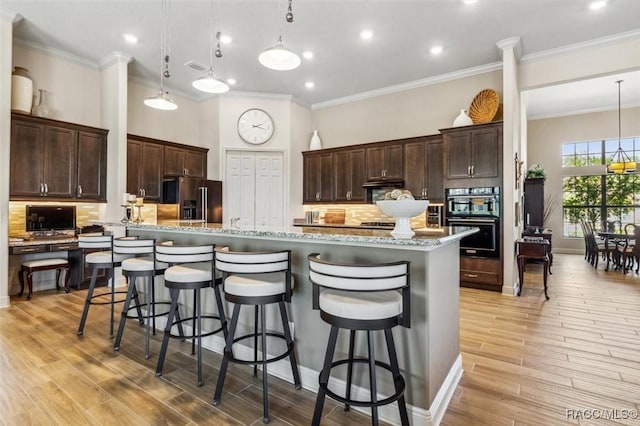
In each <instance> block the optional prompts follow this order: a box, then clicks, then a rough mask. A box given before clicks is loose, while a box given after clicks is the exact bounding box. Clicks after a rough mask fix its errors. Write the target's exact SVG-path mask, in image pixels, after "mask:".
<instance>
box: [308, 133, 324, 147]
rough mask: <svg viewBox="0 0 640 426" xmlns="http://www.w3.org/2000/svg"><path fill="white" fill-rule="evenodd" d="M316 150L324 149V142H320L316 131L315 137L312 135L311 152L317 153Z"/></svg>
mask: <svg viewBox="0 0 640 426" xmlns="http://www.w3.org/2000/svg"><path fill="white" fill-rule="evenodd" d="M316 149H322V141H321V140H320V136H318V131H317V130H314V131H313V135H311V142H310V143H309V150H311V151H315V150H316Z"/></svg>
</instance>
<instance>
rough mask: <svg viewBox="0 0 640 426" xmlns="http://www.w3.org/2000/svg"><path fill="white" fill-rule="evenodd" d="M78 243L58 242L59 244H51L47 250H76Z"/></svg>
mask: <svg viewBox="0 0 640 426" xmlns="http://www.w3.org/2000/svg"><path fill="white" fill-rule="evenodd" d="M77 249H78V243H60V244H51V246H50V247H49V251H68V250H77Z"/></svg>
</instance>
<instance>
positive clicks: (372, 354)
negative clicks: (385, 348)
mask: <svg viewBox="0 0 640 426" xmlns="http://www.w3.org/2000/svg"><path fill="white" fill-rule="evenodd" d="M367 343H368V345H369V382H370V385H371V403H372V404H376V403H377V402H378V387H377V384H376V350H375V346H374V344H373V336H372V332H371V331H370V330H367ZM371 424H372V425H373V426H378V407H377V406H376V405H373V406H372V407H371Z"/></svg>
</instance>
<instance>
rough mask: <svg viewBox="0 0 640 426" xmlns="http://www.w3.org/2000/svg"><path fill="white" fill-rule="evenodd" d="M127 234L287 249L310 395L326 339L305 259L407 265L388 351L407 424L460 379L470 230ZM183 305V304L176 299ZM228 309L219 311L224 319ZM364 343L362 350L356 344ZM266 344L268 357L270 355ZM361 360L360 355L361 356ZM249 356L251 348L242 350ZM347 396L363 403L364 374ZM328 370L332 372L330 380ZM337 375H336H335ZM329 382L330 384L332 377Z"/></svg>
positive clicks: (426, 415) (387, 413)
mask: <svg viewBox="0 0 640 426" xmlns="http://www.w3.org/2000/svg"><path fill="white" fill-rule="evenodd" d="M127 230H128V233H129V235H137V236H140V237H145V238H155V239H157V240H158V241H162V240H173V241H174V242H175V243H176V244H202V243H208V244H216V245H218V246H229V247H230V249H231V250H236V251H244V250H247V251H249V250H251V251H270V250H291V259H292V272H293V276H294V280H295V288H294V294H293V298H292V302H291V306H290V318H291V321H292V322H293V325H294V327H293V330H294V338H295V342H296V353H297V356H298V363H299V365H300V373H301V378H302V385H303V386H304V387H305V388H307V389H310V390H313V391H316V390H317V387H318V372H319V370H320V368H321V366H322V361H323V356H324V352H325V349H326V344H327V340H328V335H329V326H328V325H327V324H326V323H325V322H324V321H322V320H321V319H320V314H319V312H317V311H313V310H312V308H311V302H312V298H311V284H310V283H309V280H308V273H309V270H308V262H307V256H308V255H309V254H310V253H320V254H321V256H322V257H323V258H325V259H327V260H330V261H338V262H355V263H357V262H362V263H374V262H393V261H399V260H408V261H410V262H411V270H410V274H411V275H410V276H411V328H408V329H407V328H402V327H396V328H395V329H394V334H395V336H396V346H397V350H398V359H399V361H400V368H401V370H402V373H403V375H404V378H405V380H406V383H407V389H406V399H407V403H408V404H409V407H408V408H409V416H410V417H411V423H412V424H436V423H438V422H439V420H440V419H441V418H442V415H443V414H444V412H445V410H446V406H447V404H448V402H449V399H450V397H451V394H452V393H453V390H454V389H455V386H456V384H457V383H458V380H459V379H460V376H461V375H462V361H461V357H460V346H459V241H460V239H461V238H463V237H465V236H467V235H469V234H471V233H473V232H476V228H469V229H464V230H462V229H456V230H455V231H454V230H453V229H451V228H424V229H422V230H417V231H416V235H415V236H414V237H413V238H410V239H395V238H393V237H392V236H391V234H390V232H389V231H388V230H371V229H350V228H318V227H283V228H261V229H239V228H233V227H228V226H223V225H219V224H201V223H193V224H189V223H184V222H165V223H161V224H159V225H145V224H140V225H136V224H131V225H127ZM184 304H185V305H188V304H189V301H188V300H186V299H185V300H184ZM214 310H215V303H214V301H213V300H212V297H211V298H209V300H207V301H206V304H205V305H204V308H203V311H204V312H211V311H214ZM249 311H250V310H247V312H246V316H245V317H243V318H241V324H242V326H243V328H245V330H244V331H247V330H249V327H250V326H251V327H252V324H253V316H252V315H250V313H249ZM229 312H230V309H229V307H227V314H228V313H229ZM268 319H269V324H267V326H268V328H273V329H281V325H280V326H278V320H279V319H278V316H277V311H276V310H274V311H273V312H269V317H268ZM357 340H358V342H357V344H356V345H357V347H358V346H359V347H366V344H365V342H366V341H365V336H364V335H362V336H357ZM363 344H364V345H363ZM203 346H205V347H207V348H209V349H212V350H214V351H216V352H222V348H223V339H222V337H218V336H212V337H210V338H209V340H206V341H204V342H203ZM376 346H377V347H378V348H380V350H378V351H377V357H378V358H379V359H380V360H382V361H385V362H386V361H388V358H387V354H386V351H385V350H384V349H383V348H385V346H384V337H383V336H382V335H380V336H377V341H376ZM278 349H279V348H278V347H274V348H273V350H274V352H276V351H278ZM347 351H348V334H347V333H345V334H344V335H340V337H339V341H338V345H337V348H336V358H339V357H344V355H345V354H346V353H347ZM361 354H362V355H364V354H365V353H361ZM243 355H244V356H246V357H247V358H249V357H252V355H253V350H252V349H250V348H249V347H247V348H246V354H240V356H243ZM269 368H270V369H269V372H270V373H272V374H274V375H277V376H279V377H282V378H283V379H285V380H288V381H290V382H292V381H293V380H292V377H291V369H290V366H289V365H288V364H287V363H286V360H284V361H280V363H276V364H273V365H272V366H270V367H269ZM339 373H343V374H344V373H345V372H343V371H340V370H338V379H337V380H336V382H335V384H333V385H332V386H333V387H334V388H335V389H341V388H342V389H343V388H344V380H341V377H340V376H339ZM354 373H355V374H354V385H355V386H356V389H355V390H354V392H353V393H352V395H355V396H356V397H359V398H360V399H362V398H366V396H365V395H366V392H367V391H366V390H365V389H367V388H368V379H367V377H368V373H366V372H365V370H359V369H357V368H356V370H354ZM333 374H334V373H333V372H332V375H333ZM342 378H344V376H342ZM332 383H334V382H333V380H332ZM378 386H379V387H378V389H379V392H380V393H382V394H385V395H389V394H391V393H393V383H392V380H391V378H390V377H387V375H382V376H381V377H379V379H378ZM380 416H381V418H384V419H386V420H387V421H390V422H393V423H399V416H398V411H397V407H396V405H395V404H391V405H388V406H385V407H382V408H381V410H380Z"/></svg>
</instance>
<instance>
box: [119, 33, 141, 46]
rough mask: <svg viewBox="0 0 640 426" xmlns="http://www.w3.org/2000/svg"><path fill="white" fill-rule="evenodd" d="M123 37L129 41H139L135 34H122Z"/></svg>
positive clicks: (133, 42)
mask: <svg viewBox="0 0 640 426" xmlns="http://www.w3.org/2000/svg"><path fill="white" fill-rule="evenodd" d="M122 38H123V39H124V41H126V42H127V43H131V44H136V43H137V42H138V37H136V36H134V35H133V34H122Z"/></svg>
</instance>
